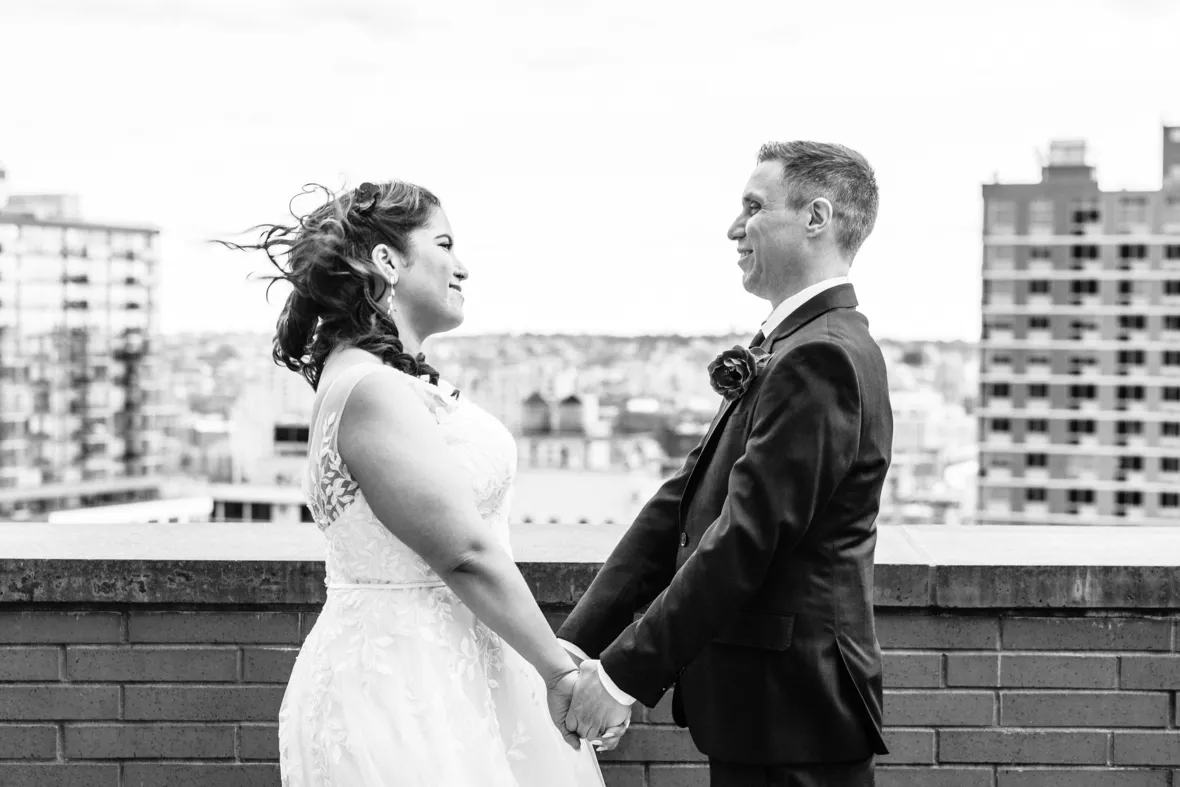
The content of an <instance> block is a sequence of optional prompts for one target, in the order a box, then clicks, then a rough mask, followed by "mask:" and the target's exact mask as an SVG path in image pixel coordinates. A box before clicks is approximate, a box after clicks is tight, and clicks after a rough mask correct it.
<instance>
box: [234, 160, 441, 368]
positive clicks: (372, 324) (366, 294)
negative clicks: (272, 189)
mask: <svg viewBox="0 0 1180 787" xmlns="http://www.w3.org/2000/svg"><path fill="white" fill-rule="evenodd" d="M321 190H322V191H323V192H324V193H325V194H326V195H327V198H328V200H327V202H325V203H324V204H323V205H321V206H320V207H318V208H316V209H315V210H313V211H311V212H310V213H308V214H306V215H304V216H299V215H298V214H296V213H295V211H294V209H293V208H292V210H291V215H292V216H293V217H294V219H295V223H294V224H291V225H282V224H261V225H258V226H256V227H254V229H255V230H262V234H261V236H260V237H259V240H258V243H255V244H247V245H239V244H235V243H225V242H223V244H224V245H225V246H228V247H230V248H233V249H241V250H257V249H262V250H263V251H265V252H266V256H267V257H268V258H269V259H270V261H271V263H272V264H273V265H274V266H275V267H276V268H277V269H278V270H279V274H278V275H277V276H268V277H266V278H269V279H271V285H273V284H274V283H275V282H276V281H285V282H288V283H289V284H290V285H291V287H292V288H293V291H292V292H291V294H290V295H289V296H288V297H287V302H286V304H285V305H284V306H283V311H282V313H281V314H280V315H279V320H278V324H277V325H276V327H275V338H274V349H273V352H272V355H273V357H274V361H275V363H276V364H279V365H281V366H286V367H287V368H288V369H291V370H292V371H295V372H299V373H300V374H302V375H303V376H304V377H305V378H307V381H308V382H309V383H311V387H312V388H313V389H315V388H318V386H319V381H320V374H321V373H322V372H323V370H324V362H325V361H326V360H327V358H328V354H329V353H330V352H331V351H332V350H333V349H334V348H335V347H337V346H338V345H341V344H348V345H351V346H354V347H358V348H360V349H362V350H367V351H369V352H371V353H373V354H374V355H376V356H377V357H378V358H380V359H381V360H382V361H383V362H384V363H385V364H386V365H387V366H392V367H394V368H395V369H399V370H401V371H403V372H406V373H408V374H411V375H413V376H415V377H421V376H423V375H427V376H429V378H430V382H431V383H432V384H437V382H438V373H437V372H436V371H435V370H434V369H432V368H431V367H430V366H429V365H427V363H426V358H425V356H424V355H422V354H421V353H419V354H418V355H417V356H413V355H410V354H409V353H407V352H405V349H404V348H403V346H402V342H401V339H400V338H399V337H398V332H397V325H395V324H394V322H393V320H392V319H391V318H390V316H389V314H388V313H387V312H386V310H385V308H384V305H383V304H382V302H381V301H382V295H383V294H384V292H385V288H386V287H387V286H388V282H387V280H386V279H385V277H384V275H383V274H382V273H381V271H379V270H378V269H377V267H376V265H375V264H374V263H373V261H372V257H371V254H372V251H373V248H374V247H375V246H377V245H379V244H382V243H384V244H386V245H388V246H389V247H390V248H392V249H394V250H395V251H396V252H397V253H399V254H402V255H406V254H408V253H409V250H410V249H409V246H410V241H409V234H410V233H411V232H413V231H414V230H416V229H419V228H421V227H423V226H424V225H425V224H426V222H427V221H429V220H430V215H431V213H432V211H434V209H435V208H437V207H439V201H438V197H436V196H434V195H433V194H432V193H430V192H429V191H428V190H426V189H424V188H422V187H421V186H415V185H414V184H412V183H403V182H401V181H398V180H394V181H389V182H386V183H377V184H373V183H362V184H361V185H360V186H358V187H357V188H355V189H353V190H351V191H347V192H343V193H341V194H338V195H337V194H333V193H332V191H331V190H329V189H328V188H326V187H324V186H319V185H316V184H311V185H309V186H305V187H304V189H303V191H302V194H310V193H314V192H316V191H321ZM299 196H300V195H297V196H296V199H298V197H299ZM294 201H295V200H294V199H293V200H292V203H294ZM269 289H270V288H269V286H268V288H267V290H268V292H269Z"/></svg>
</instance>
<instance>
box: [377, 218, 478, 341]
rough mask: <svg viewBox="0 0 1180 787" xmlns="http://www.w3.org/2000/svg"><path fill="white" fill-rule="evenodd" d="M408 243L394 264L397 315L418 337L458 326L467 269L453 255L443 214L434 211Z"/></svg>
mask: <svg viewBox="0 0 1180 787" xmlns="http://www.w3.org/2000/svg"><path fill="white" fill-rule="evenodd" d="M409 241H410V248H409V253H408V254H407V255H406V256H405V257H404V258H401V259H398V260H397V261H396V263H395V265H396V268H397V272H398V282H397V286H396V287H395V289H394V292H395V297H394V306H395V308H396V309H397V314H398V316H399V317H400V318H401V319H404V320H407V321H408V322H409V323H410V324H411V325H413V327H414V330H415V332H416V333H417V334H418V336H420V337H422V338H426V337H427V336H430V335H432V334H435V333H442V332H443V331H449V330H452V329H453V328H457V327H459V325H461V324H462V323H463V297H464V296H463V282H464V281H465V280H466V279H467V268H466V267H464V265H463V263H461V262H459V258H458V257H456V256H455V238H454V234H453V232H452V231H451V223H450V222H449V221H447V214H446V213H444V212H443V211H442V209H441V208H435V209H434V211H433V213H432V214H431V217H430V220H429V221H428V222H426V224H425V225H424V226H422V227H420V228H418V229H416V230H414V231H413V232H411V233H410V235H409ZM395 319H396V318H395Z"/></svg>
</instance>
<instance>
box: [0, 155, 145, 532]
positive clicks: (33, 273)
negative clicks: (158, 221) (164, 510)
mask: <svg viewBox="0 0 1180 787" xmlns="http://www.w3.org/2000/svg"><path fill="white" fill-rule="evenodd" d="M2 180H3V173H2V172H0V181H2ZM3 191H4V190H3V184H2V182H0V200H2V199H3V196H2V195H3ZM158 237H159V236H158V232H157V230H155V229H151V228H146V227H125V226H111V225H107V224H95V223H91V222H87V221H85V220H83V219H82V217H81V215H80V214H79V211H78V209H77V203H76V201H75V200H74V199H73V198H71V197H67V196H57V195H20V196H9V197H8V198H7V201H6V204H5V203H4V202H0V489H7V490H9V491H7V492H4V493H3V496H4V497H5V499H6V501H7V502H6V503H5V505H4V506H3V507H2V508H3V510H0V514H5V515H19V514H20V513H21V512H20V500H19V499H18V498H19V497H20V494H21V493H22V491H23V490H28V491H29V492H33V491H34V490H36V489H38V488H40V489H43V490H44V489H50V488H52V489H59V490H62V494H67V493H69V492H70V490H71V489H77V490H85V491H86V499H87V500H91V501H92V500H97V501H103V500H108V499H109V500H110V501H112V502H113V501H115V500H121V499H125V498H126V495H124V494H123V493H122V492H121V491H119V490H121V489H122V488H123V486H126V481H127V480H128V479H146V478H147V477H150V476H152V475H153V474H155V473H156V472H157V471H158V469H159V465H160V461H161V448H162V440H163V434H162V425H161V424H160V422H159V419H160V412H159V407H158V404H159V403H158V395H157V393H158V392H157V387H156V384H155V378H156V372H157V370H156V366H155V361H154V352H153V346H152V342H153V337H154V335H155V332H156V329H157V316H156V313H157V304H158V301H157V297H156V290H157V279H158V268H159V259H158ZM107 486H110V488H111V490H112V495H113V496H110V497H108V496H107V495H105V493H104V489H106V487H107ZM8 498H12V499H11V500H8Z"/></svg>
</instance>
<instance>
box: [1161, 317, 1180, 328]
mask: <svg viewBox="0 0 1180 787" xmlns="http://www.w3.org/2000/svg"><path fill="white" fill-rule="evenodd" d="M1164 330H1165V331H1180V317H1176V316H1174V315H1170V316H1168V317H1165V318H1164Z"/></svg>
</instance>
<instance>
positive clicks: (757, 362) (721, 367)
mask: <svg viewBox="0 0 1180 787" xmlns="http://www.w3.org/2000/svg"><path fill="white" fill-rule="evenodd" d="M768 361H770V353H768V352H767V351H766V350H765V349H763V348H761V347H743V346H742V345H740V344H739V345H736V346H734V348H733V349H732V350H726V351H725V352H723V353H721V354H720V355H718V356H717V357H716V358H714V359H713V362H712V363H711V364H709V384H710V385H712V386H713V390H714V391H716V392H717V393H719V394H721V395H722V396H724V397H725V399H726V400H727V401H733V400H734V399H737V398H738V397H739V396H741V395H742V394H744V393H745V392H746V389H747V388H749V387H750V383H752V382H753V381H754V378H755V377H757V376H758V372H760V371H762V367H763V366H766V364H767V362H768Z"/></svg>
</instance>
